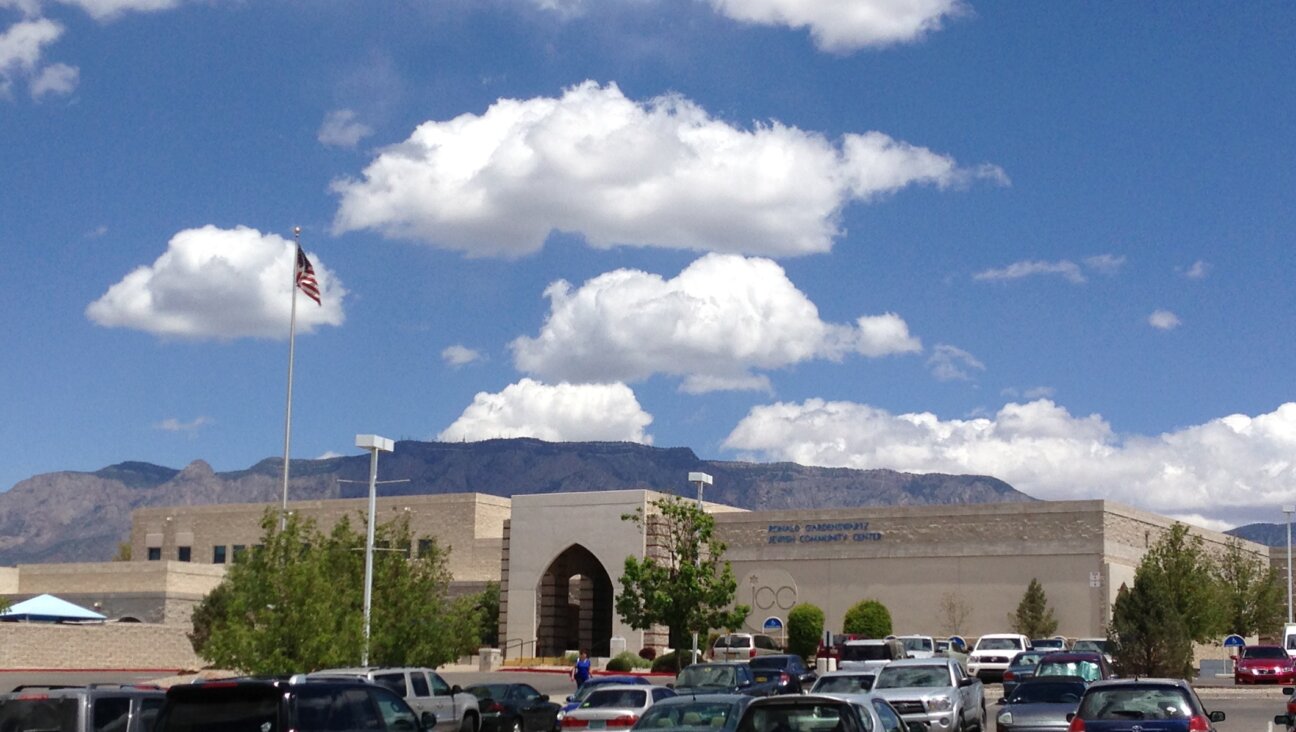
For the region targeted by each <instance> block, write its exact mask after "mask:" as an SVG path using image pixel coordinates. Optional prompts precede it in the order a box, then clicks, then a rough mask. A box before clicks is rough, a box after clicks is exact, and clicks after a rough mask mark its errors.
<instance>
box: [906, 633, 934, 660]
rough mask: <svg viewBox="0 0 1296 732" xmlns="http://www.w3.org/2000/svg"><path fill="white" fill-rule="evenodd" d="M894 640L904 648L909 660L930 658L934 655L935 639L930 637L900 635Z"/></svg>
mask: <svg viewBox="0 0 1296 732" xmlns="http://www.w3.org/2000/svg"><path fill="white" fill-rule="evenodd" d="M896 640H898V641H900V644H901V645H902V646H904V649H905V655H907V656H908V657H909V658H931V657H932V656H934V655H936V639H935V638H932V637H931V636H930V635H901V636H897V637H896Z"/></svg>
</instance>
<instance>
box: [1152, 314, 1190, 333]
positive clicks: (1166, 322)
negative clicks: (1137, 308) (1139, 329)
mask: <svg viewBox="0 0 1296 732" xmlns="http://www.w3.org/2000/svg"><path fill="white" fill-rule="evenodd" d="M1182 324H1183V323H1182V321H1180V320H1179V316H1178V315H1175V314H1174V313H1172V312H1170V311H1169V310H1155V311H1153V312H1152V314H1151V315H1149V316H1148V325H1150V326H1152V327H1153V328H1156V329H1157V330H1174V329H1175V328H1178V327H1179V326H1180V325H1182Z"/></svg>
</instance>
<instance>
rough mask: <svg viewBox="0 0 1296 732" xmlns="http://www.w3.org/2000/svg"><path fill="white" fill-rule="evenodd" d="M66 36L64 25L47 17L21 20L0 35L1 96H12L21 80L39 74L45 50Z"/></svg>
mask: <svg viewBox="0 0 1296 732" xmlns="http://www.w3.org/2000/svg"><path fill="white" fill-rule="evenodd" d="M62 35H63V26H62V25H59V24H58V23H55V22H54V21H52V20H49V19H48V18H29V19H26V20H20V21H18V22H17V23H14V24H13V25H11V26H9V27H8V28H6V29H5V30H4V32H3V33H0V96H5V97H7V96H9V94H10V93H11V92H10V90H11V89H12V88H13V84H14V82H15V81H16V80H18V79H24V78H28V77H31V76H32V75H34V74H36V73H38V69H39V66H40V60H41V55H42V54H43V53H44V52H45V47H46V46H48V45H50V44H51V43H53V42H55V41H57V40H58V39H59V37H60V36H62Z"/></svg>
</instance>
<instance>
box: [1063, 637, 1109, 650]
mask: <svg viewBox="0 0 1296 732" xmlns="http://www.w3.org/2000/svg"><path fill="white" fill-rule="evenodd" d="M1106 648H1107V641H1098V640H1078V641H1076V642H1075V645H1074V646H1071V650H1073V651H1094V652H1096V653H1102V652H1103V651H1105V650H1106Z"/></svg>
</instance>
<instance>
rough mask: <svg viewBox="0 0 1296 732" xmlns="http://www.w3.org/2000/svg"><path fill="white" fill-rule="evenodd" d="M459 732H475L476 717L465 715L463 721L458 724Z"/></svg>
mask: <svg viewBox="0 0 1296 732" xmlns="http://www.w3.org/2000/svg"><path fill="white" fill-rule="evenodd" d="M459 732H477V717H476V716H474V715H472V714H465V715H464V717H463V721H462V722H460V723H459Z"/></svg>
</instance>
